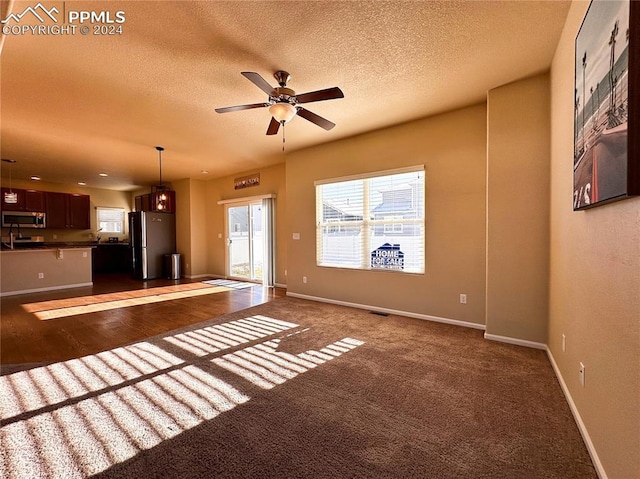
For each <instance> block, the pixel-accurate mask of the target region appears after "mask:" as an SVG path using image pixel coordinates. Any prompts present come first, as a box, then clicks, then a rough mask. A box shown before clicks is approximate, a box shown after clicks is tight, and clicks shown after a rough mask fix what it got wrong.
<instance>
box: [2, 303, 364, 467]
mask: <svg viewBox="0 0 640 479" xmlns="http://www.w3.org/2000/svg"><path fill="white" fill-rule="evenodd" d="M298 326H299V325H297V324H295V323H291V322H288V321H282V320H279V319H275V318H271V317H267V316H262V315H254V316H249V317H246V318H242V319H238V320H234V321H228V322H226V323H221V324H216V325H213V326H208V327H205V328H199V329H192V330H189V331H186V332H181V333H178V334H174V335H172V336H166V337H162V338H159V339H156V340H149V341H146V342H141V343H137V344H133V345H130V346H125V347H122V348H116V349H113V350H110V351H105V352H102V353H99V354H95V355H92V356H86V357H83V358H78V359H73V360H70V361H65V362H60V363H55V364H51V365H48V366H44V367H39V368H34V369H31V370H27V371H21V372H17V373H14V374H9V375H5V376H2V377H0V417H1V422H0V424H1V426H2V428H1V429H0V441H1V444H2V448H1V454H0V460H1V462H0V468H1V470H2V471H3V477H16V478H17V477H70V478H81V477H87V476H90V475H93V474H96V473H99V472H101V471H104V470H106V469H108V468H110V467H112V466H113V465H115V464H118V463H120V462H123V461H126V460H128V459H130V458H132V457H134V456H135V455H136V454H138V453H139V452H140V451H143V450H146V449H150V448H152V447H155V446H157V445H159V444H160V443H162V442H163V441H165V440H167V439H171V438H173V437H175V436H177V435H179V434H180V433H182V432H184V431H187V430H189V429H191V428H193V427H195V426H197V425H199V424H201V423H203V422H204V421H209V420H212V419H214V418H215V417H216V416H218V415H220V414H222V413H224V412H227V411H230V410H232V409H233V408H235V407H236V406H237V405H239V404H243V403H246V402H247V401H250V399H251V397H250V395H249V393H248V392H247V390H248V389H250V388H251V387H252V386H253V385H257V386H258V387H260V388H263V389H271V388H273V387H275V386H276V385H279V384H283V383H285V382H286V381H288V380H291V379H294V378H295V377H297V376H298V375H300V374H303V373H305V372H307V371H309V370H310V369H313V368H316V367H318V366H320V365H322V364H324V363H326V362H328V361H332V360H334V359H337V358H339V357H340V356H342V355H343V354H345V353H347V352H349V351H351V350H353V349H355V348H357V347H358V346H360V345H362V344H364V343H363V342H362V341H359V340H357V339H352V338H344V339H341V340H339V341H335V342H333V343H331V344H328V345H327V346H325V347H322V348H318V350H314V349H308V350H306V351H305V352H302V353H299V354H292V353H287V352H283V351H278V346H279V345H280V341H281V338H285V337H288V336H292V335H294V334H296V333H299V331H294V332H291V330H292V329H293V328H296V327H298ZM265 339H266V341H265ZM246 343H249V345H247V346H244V347H243V345H245V344H246ZM225 350H231V351H230V352H225ZM218 353H219V354H220V355H218ZM220 369H224V370H225V374H223V375H221V374H219V373H220V372H221V371H220ZM216 371H218V372H216ZM229 372H231V373H233V375H232V376H230V375H229V374H228V373H229ZM219 376H223V377H224V378H225V379H224V380H223V379H222V378H221V377H219Z"/></svg>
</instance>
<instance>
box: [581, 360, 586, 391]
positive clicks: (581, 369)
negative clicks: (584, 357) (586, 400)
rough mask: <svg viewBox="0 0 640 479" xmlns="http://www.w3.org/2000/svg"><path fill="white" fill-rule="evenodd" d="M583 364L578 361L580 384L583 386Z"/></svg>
mask: <svg viewBox="0 0 640 479" xmlns="http://www.w3.org/2000/svg"><path fill="white" fill-rule="evenodd" d="M584 370H585V367H584V364H582V363H580V385H581V386H582V387H584V374H585V371H584Z"/></svg>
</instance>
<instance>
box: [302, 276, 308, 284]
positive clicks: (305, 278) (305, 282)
mask: <svg viewBox="0 0 640 479" xmlns="http://www.w3.org/2000/svg"><path fill="white" fill-rule="evenodd" d="M302 282H303V283H304V284H307V277H306V276H303V277H302Z"/></svg>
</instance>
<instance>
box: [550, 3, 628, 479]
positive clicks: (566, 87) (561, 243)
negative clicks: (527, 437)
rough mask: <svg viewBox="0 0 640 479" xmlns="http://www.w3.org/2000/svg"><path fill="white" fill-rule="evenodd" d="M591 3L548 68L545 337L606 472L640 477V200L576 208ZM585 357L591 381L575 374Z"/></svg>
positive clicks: (570, 25)
mask: <svg viewBox="0 0 640 479" xmlns="http://www.w3.org/2000/svg"><path fill="white" fill-rule="evenodd" d="M587 6H588V2H576V3H574V4H573V5H572V7H571V10H570V12H569V15H568V18H567V22H566V25H565V29H564V33H563V35H562V38H561V40H560V43H559V45H558V49H557V51H556V55H555V58H554V60H553V64H552V69H551V98H552V110H551V126H552V129H551V132H552V133H551V178H552V181H551V263H550V264H551V271H550V298H549V299H550V308H549V311H550V319H549V337H548V345H549V348H550V351H551V354H552V355H553V358H554V359H555V362H556V363H557V366H558V368H559V370H560V373H561V375H562V378H563V380H564V382H565V383H566V385H567V388H568V390H569V392H570V394H571V397H572V398H573V401H574V403H575V405H576V407H577V410H578V412H579V414H580V417H581V418H582V421H583V422H584V424H585V426H586V429H587V431H588V434H589V436H590V438H591V440H592V442H593V444H594V446H595V449H596V451H597V455H598V457H599V459H600V461H601V463H602V466H603V467H604V470H605V471H606V474H607V475H608V477H609V478H610V479H631V478H636V479H637V478H639V477H640V449H639V444H640V373H639V372H638V370H639V366H640V198H633V199H628V200H624V201H621V202H618V203H612V204H609V205H605V206H600V207H597V208H594V209H590V210H586V211H578V212H574V211H572V185H573V182H572V173H573V171H572V165H573V161H572V158H573V97H574V81H573V79H574V71H573V65H574V41H575V37H576V34H577V32H578V29H579V28H580V24H581V21H582V18H583V16H584V14H585V12H586V9H587ZM563 334H564V335H566V338H567V339H566V341H567V347H566V352H563V351H562V346H561V344H562V343H561V338H562V335H563ZM581 361H582V362H583V363H584V364H585V366H586V383H585V386H584V387H582V386H580V383H579V379H578V368H579V363H580V362H581Z"/></svg>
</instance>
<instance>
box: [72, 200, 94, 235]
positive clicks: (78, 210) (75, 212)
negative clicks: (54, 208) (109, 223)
mask: <svg viewBox="0 0 640 479" xmlns="http://www.w3.org/2000/svg"><path fill="white" fill-rule="evenodd" d="M69 225H70V226H69V228H75V229H79V230H88V229H89V228H91V201H90V200H89V195H69Z"/></svg>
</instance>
